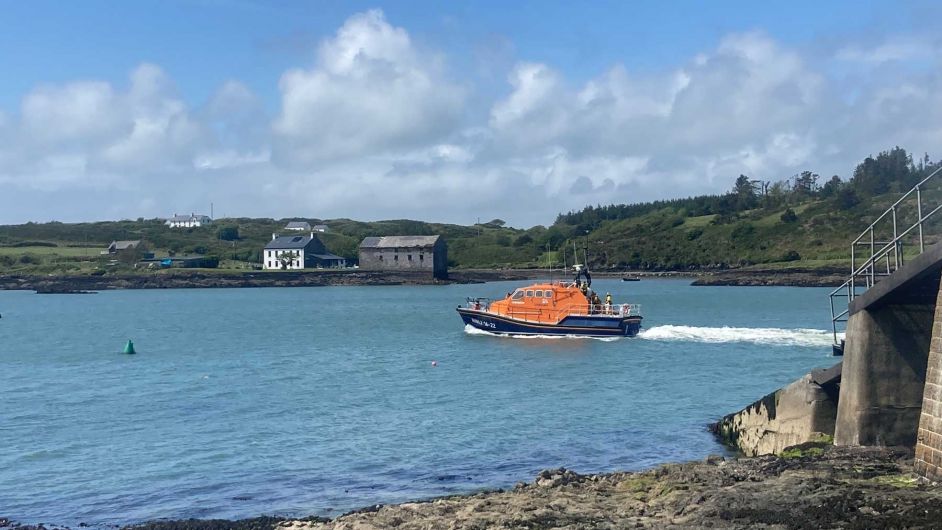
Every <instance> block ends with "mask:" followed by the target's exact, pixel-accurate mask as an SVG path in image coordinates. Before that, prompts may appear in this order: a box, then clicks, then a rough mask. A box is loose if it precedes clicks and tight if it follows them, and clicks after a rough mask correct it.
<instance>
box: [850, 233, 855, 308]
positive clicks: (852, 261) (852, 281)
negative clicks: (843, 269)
mask: <svg viewBox="0 0 942 530" xmlns="http://www.w3.org/2000/svg"><path fill="white" fill-rule="evenodd" d="M856 243H857V242H856V241H855V242H853V243H851V245H850V289H849V290H850V293H853V292H854V291H856V290H857V289H855V288H854V285H855V284H856V283H857V260H856V259H854V247H855V246H857V245H856ZM853 299H854V295H853V294H851V295H850V298H849V300H853Z"/></svg>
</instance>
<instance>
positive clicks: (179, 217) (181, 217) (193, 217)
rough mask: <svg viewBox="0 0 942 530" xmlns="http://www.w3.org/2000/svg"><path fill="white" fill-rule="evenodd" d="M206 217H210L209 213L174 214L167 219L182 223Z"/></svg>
mask: <svg viewBox="0 0 942 530" xmlns="http://www.w3.org/2000/svg"><path fill="white" fill-rule="evenodd" d="M206 219H209V216H208V215H199V214H193V215H174V216H173V217H171V218H170V219H167V220H168V221H173V222H176V223H182V222H186V221H205V220H206Z"/></svg>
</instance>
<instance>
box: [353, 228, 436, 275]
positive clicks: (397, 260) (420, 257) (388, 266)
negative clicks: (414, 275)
mask: <svg viewBox="0 0 942 530" xmlns="http://www.w3.org/2000/svg"><path fill="white" fill-rule="evenodd" d="M360 268H361V269H366V270H416V271H422V270H426V271H429V272H431V273H432V276H434V277H435V278H447V277H448V247H447V245H446V244H445V239H444V238H443V237H442V236H382V237H367V238H365V239H364V240H363V242H362V243H360Z"/></svg>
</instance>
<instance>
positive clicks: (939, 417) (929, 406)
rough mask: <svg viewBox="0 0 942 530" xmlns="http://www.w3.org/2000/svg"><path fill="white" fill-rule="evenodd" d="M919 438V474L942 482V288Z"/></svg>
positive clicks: (916, 465) (930, 348) (930, 347)
mask: <svg viewBox="0 0 942 530" xmlns="http://www.w3.org/2000/svg"><path fill="white" fill-rule="evenodd" d="M917 432H918V434H917V437H916V460H915V463H914V464H913V467H914V468H915V471H916V474H918V475H920V476H921V477H923V478H926V479H929V480H931V481H933V482H939V481H942V288H940V289H939V293H938V299H937V301H936V305H935V319H934V322H933V324H932V340H931V342H930V345H929V360H928V363H927V369H926V386H925V389H924V391H923V398H922V414H921V415H920V416H919V430H918V431H917Z"/></svg>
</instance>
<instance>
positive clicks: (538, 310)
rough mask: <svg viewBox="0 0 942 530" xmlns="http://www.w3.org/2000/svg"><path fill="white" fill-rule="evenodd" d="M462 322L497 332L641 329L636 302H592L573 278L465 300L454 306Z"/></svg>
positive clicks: (618, 333) (595, 333) (609, 333)
mask: <svg viewBox="0 0 942 530" xmlns="http://www.w3.org/2000/svg"><path fill="white" fill-rule="evenodd" d="M457 310H458V314H459V315H461V319H462V320H464V323H465V324H467V325H470V326H472V327H475V328H478V329H481V330H484V331H488V332H491V333H497V334H502V335H580V336H592V337H613V336H614V337H633V336H635V335H637V334H638V332H639V331H640V330H641V320H642V316H641V307H640V306H639V305H637V304H592V303H591V292H590V291H587V290H586V289H584V288H582V287H581V286H580V285H579V284H578V282H547V283H537V284H534V285H530V286H528V287H523V288H520V289H517V290H515V291H513V292H512V293H508V294H507V296H506V297H505V298H503V299H502V300H495V301H488V300H484V299H480V298H472V299H469V300H468V303H467V305H464V306H459V307H458V308H457Z"/></svg>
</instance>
